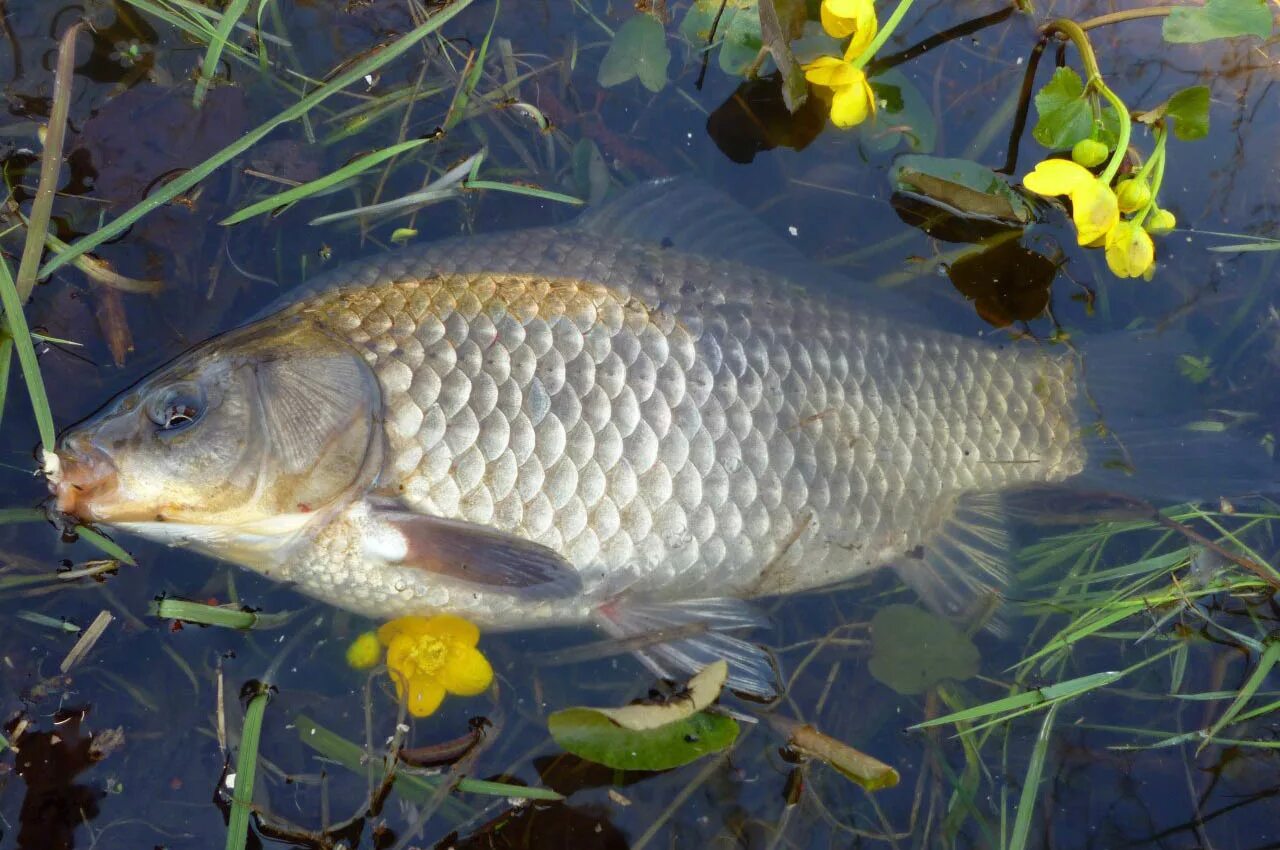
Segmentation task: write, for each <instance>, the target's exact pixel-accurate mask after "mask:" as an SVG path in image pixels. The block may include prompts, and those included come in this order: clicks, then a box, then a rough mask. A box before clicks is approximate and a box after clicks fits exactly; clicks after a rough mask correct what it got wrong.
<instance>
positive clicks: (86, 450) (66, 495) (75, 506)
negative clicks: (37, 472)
mask: <svg viewBox="0 0 1280 850" xmlns="http://www.w3.org/2000/svg"><path fill="white" fill-rule="evenodd" d="M59 443H60V445H59V446H58V452H57V454H58V459H59V461H60V469H59V473H58V475H57V476H56V477H55V478H51V479H50V480H49V490H50V492H51V493H53V496H54V506H55V508H56V509H57V510H58V511H59V512H60V513H64V514H67V515H69V516H73V517H75V518H76V519H78V520H80V521H82V522H93V521H97V520H103V519H105V517H103V516H102V515H101V514H100V511H98V510H96V509H95V508H96V506H98V505H100V503H101V502H102V501H103V499H104V498H105V497H107V496H109V495H111V494H112V493H114V492H115V490H116V487H117V484H118V481H119V477H118V475H117V473H116V467H115V464H114V463H112V462H111V458H110V456H108V455H107V453H106V452H104V451H103V450H102V449H100V448H98V447H97V446H96V445H94V443H93V438H92V437H90V436H89V435H88V434H86V433H84V432H77V433H71V434H68V435H66V436H64V437H63V439H62V440H60V441H59Z"/></svg>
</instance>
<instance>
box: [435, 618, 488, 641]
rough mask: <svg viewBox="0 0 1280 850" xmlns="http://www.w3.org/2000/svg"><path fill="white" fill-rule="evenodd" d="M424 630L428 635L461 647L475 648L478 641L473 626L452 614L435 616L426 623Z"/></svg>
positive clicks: (477, 633) (477, 630)
mask: <svg viewBox="0 0 1280 850" xmlns="http://www.w3.org/2000/svg"><path fill="white" fill-rule="evenodd" d="M424 628H425V629H426V631H427V633H428V634H430V635H433V636H435V637H438V638H440V639H442V640H446V641H454V642H456V643H459V644H461V645H462V646H475V645H476V644H477V643H478V642H479V640H480V630H479V629H477V628H476V627H475V624H473V623H471V622H469V621H467V620H464V619H462V618H461V617H455V616H454V615H453V614H437V615H436V616H434V617H432V618H430V619H428V620H427V621H426V623H425V626H424Z"/></svg>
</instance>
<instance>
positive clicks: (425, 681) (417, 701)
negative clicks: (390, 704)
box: [397, 676, 444, 717]
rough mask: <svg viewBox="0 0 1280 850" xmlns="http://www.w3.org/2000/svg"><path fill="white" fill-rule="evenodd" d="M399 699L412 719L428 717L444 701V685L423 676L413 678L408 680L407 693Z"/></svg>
mask: <svg viewBox="0 0 1280 850" xmlns="http://www.w3.org/2000/svg"><path fill="white" fill-rule="evenodd" d="M397 692H399V689H398V688H397ZM401 698H402V699H403V700H404V701H405V707H406V708H408V709H409V713H410V714H412V715H413V716H414V717H428V716H430V715H432V714H434V713H435V710H436V709H437V708H439V707H440V703H441V702H443V701H444V685H441V684H440V683H439V682H437V681H436V680H435V679H430V678H427V677H425V676H422V677H417V678H413V679H410V680H409V689H408V692H407V693H405V694H402V695H401Z"/></svg>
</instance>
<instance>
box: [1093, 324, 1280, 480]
mask: <svg viewBox="0 0 1280 850" xmlns="http://www.w3.org/2000/svg"><path fill="white" fill-rule="evenodd" d="M1195 353H1196V347H1195V344H1194V340H1193V339H1192V338H1191V337H1190V335H1188V334H1186V333H1182V332H1167V333H1162V334H1151V335H1139V334H1132V333H1121V334H1111V335H1107V336H1103V337H1099V338H1098V339H1096V340H1092V341H1090V342H1088V343H1086V345H1085V348H1084V351H1083V362H1084V392H1083V393H1082V398H1081V402H1080V405H1081V406H1080V410H1079V414H1080V422H1081V423H1082V425H1083V426H1084V439H1085V448H1086V451H1087V455H1088V460H1087V466H1086V468H1085V471H1084V473H1083V475H1082V476H1081V478H1080V479H1077V481H1076V482H1073V483H1078V484H1082V485H1083V486H1086V487H1096V488H1099V489H1102V490H1108V491H1112V492H1118V493H1128V494H1131V495H1135V496H1140V497H1142V498H1145V499H1152V500H1159V501H1165V502H1171V501H1202V500H1208V499H1216V498H1218V497H1220V496H1243V495H1249V494H1254V493H1274V492H1277V491H1280V472H1278V470H1277V466H1276V464H1275V462H1274V460H1273V458H1272V457H1271V456H1270V454H1269V453H1268V452H1267V451H1266V450H1265V449H1264V448H1263V445H1262V443H1261V441H1260V440H1259V439H1258V438H1257V437H1254V436H1250V435H1249V434H1247V433H1245V432H1244V431H1243V430H1242V429H1240V428H1239V427H1237V426H1231V425H1228V424H1225V423H1221V422H1218V421H1216V420H1215V419H1214V417H1213V411H1212V410H1211V408H1210V406H1209V403H1208V400H1207V399H1206V398H1205V394H1204V393H1203V392H1202V391H1201V389H1200V388H1199V387H1198V386H1196V385H1195V384H1193V383H1192V382H1191V381H1190V380H1188V379H1187V378H1186V377H1185V376H1184V375H1183V369H1182V366H1183V364H1184V363H1186V362H1187V361H1186V360H1185V358H1188V357H1191V356H1193V355H1194V354H1195Z"/></svg>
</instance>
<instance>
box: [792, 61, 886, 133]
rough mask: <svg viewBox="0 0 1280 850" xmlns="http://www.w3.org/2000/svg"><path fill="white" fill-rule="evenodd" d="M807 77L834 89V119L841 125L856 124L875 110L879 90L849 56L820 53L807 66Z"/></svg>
mask: <svg viewBox="0 0 1280 850" xmlns="http://www.w3.org/2000/svg"><path fill="white" fill-rule="evenodd" d="M804 78H805V79H806V80H808V81H809V82H811V83H813V84H814V85H817V86H824V87H825V88H829V89H831V123H833V124H835V125H836V126H837V127H853V126H855V125H858V124H861V123H862V122H863V121H865V120H867V116H868V115H874V114H875V111H876V101H875V93H874V92H872V91H871V84H870V83H868V82H867V75H866V74H865V73H863V71H862V69H861V68H855V67H853V64H852V63H851V62H849V61H848V60H845V59H837V58H836V57H834V56H819V57H818V58H817V59H815V60H813V61H812V62H810V63H809V64H808V65H805V66H804Z"/></svg>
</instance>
